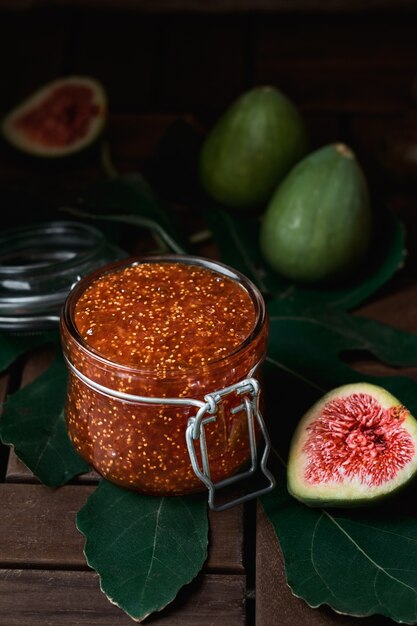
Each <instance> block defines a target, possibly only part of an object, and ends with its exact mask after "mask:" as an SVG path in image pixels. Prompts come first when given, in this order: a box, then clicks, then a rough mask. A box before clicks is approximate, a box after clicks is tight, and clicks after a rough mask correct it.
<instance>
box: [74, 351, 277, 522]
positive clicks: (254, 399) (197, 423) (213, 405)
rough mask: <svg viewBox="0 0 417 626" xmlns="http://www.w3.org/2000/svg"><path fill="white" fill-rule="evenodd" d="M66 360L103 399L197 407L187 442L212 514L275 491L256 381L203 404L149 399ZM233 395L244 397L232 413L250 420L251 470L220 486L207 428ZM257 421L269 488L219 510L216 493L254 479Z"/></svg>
mask: <svg viewBox="0 0 417 626" xmlns="http://www.w3.org/2000/svg"><path fill="white" fill-rule="evenodd" d="M64 358H65V361H66V363H67V365H68V367H69V369H70V371H72V373H73V374H75V376H77V377H78V378H79V379H80V380H81V381H82V382H83V383H84V384H86V385H87V386H88V387H90V388H91V389H93V390H94V391H96V392H98V393H101V394H103V395H106V396H110V397H113V398H117V399H119V400H123V401H125V402H139V403H145V404H167V405H176V406H185V407H189V406H194V407H196V408H197V409H198V411H197V413H196V415H195V416H194V417H190V419H189V420H188V424H187V429H186V431H185V438H186V442H187V449H188V454H189V456H190V461H191V465H192V468H193V470H194V473H195V474H196V476H197V477H198V478H199V479H200V480H201V481H202V482H203V483H204V484H205V485H206V487H207V489H208V492H209V494H208V504H209V507H210V508H211V509H213V511H223V510H224V509H229V508H230V507H232V506H234V505H235V504H240V503H241V502H247V501H248V500H252V499H253V498H256V497H258V496H260V495H263V494H265V493H268V492H269V491H271V490H272V489H273V488H274V487H275V479H274V477H273V475H272V474H271V473H270V471H269V470H268V468H267V467H266V463H267V460H268V456H269V452H270V449H271V440H270V438H269V435H268V431H267V429H266V426H265V422H264V420H263V418H262V415H261V413H260V411H259V383H258V381H257V380H256V378H246V379H245V380H242V381H240V382H238V383H235V384H234V385H230V386H229V387H225V388H224V389H220V390H219V391H214V392H213V393H208V394H207V395H206V396H204V402H203V401H202V400H195V399H193V398H153V397H149V396H137V395H135V394H130V393H126V392H124V391H117V390H116V389H110V388H109V387H105V386H104V385H101V384H100V383H97V382H96V381H94V380H92V379H91V378H88V377H87V376H86V375H85V374H83V373H82V372H80V371H79V370H78V369H77V368H76V367H75V366H74V365H73V364H72V363H71V361H70V360H69V359H68V357H67V356H65V355H64ZM255 369H256V367H255V368H253V370H252V371H251V372H250V373H252V372H253V371H254V370H255ZM232 393H236V394H237V395H238V396H242V397H243V402H242V403H241V404H239V406H236V407H235V408H233V409H232V413H239V411H242V410H245V411H246V416H247V420H248V433H249V447H250V453H251V465H250V469H248V470H246V471H244V472H239V473H238V474H235V475H234V476H231V477H230V478H225V479H224V480H221V481H219V482H217V483H213V481H212V480H211V478H210V463H209V457H208V452H207V444H206V436H205V431H204V427H205V425H206V424H209V423H210V422H215V421H216V414H217V409H218V406H219V404H220V403H221V402H222V399H223V398H224V397H225V396H227V395H230V394H232ZM255 419H256V421H257V422H258V424H259V427H260V429H261V433H262V436H263V439H264V445H265V447H264V450H263V453H262V457H261V461H260V463H259V469H260V471H261V472H262V474H263V475H264V476H265V477H266V478H267V479H268V485H267V486H266V487H264V488H263V489H258V490H255V491H251V492H249V493H247V494H245V495H244V496H241V497H239V498H236V499H234V500H231V501H229V502H226V503H225V504H222V505H219V506H217V505H216V504H215V502H214V499H215V492H216V490H218V489H222V488H223V487H228V486H229V485H233V484H234V483H236V482H238V481H241V480H244V479H245V478H249V477H250V476H253V475H254V474H255V472H256V470H257V466H258V454H257V446H256V436H255ZM197 439H199V441H200V452H201V461H202V465H203V468H202V469H201V468H200V465H199V462H198V459H197V454H196V450H195V445H194V442H195V441H196V440H197Z"/></svg>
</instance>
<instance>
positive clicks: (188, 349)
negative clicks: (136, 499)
mask: <svg viewBox="0 0 417 626" xmlns="http://www.w3.org/2000/svg"><path fill="white" fill-rule="evenodd" d="M61 331H62V341H63V348H64V354H65V356H66V358H67V359H68V361H69V363H70V365H72V366H73V368H75V371H70V376H69V384H68V396H67V406H66V419H67V427H68V432H69V435H70V438H71V440H72V442H73V444H74V446H75V448H76V449H77V450H78V452H79V453H80V454H81V456H82V457H83V458H84V459H86V460H87V461H88V462H89V463H90V464H91V465H92V466H93V467H95V468H96V469H97V471H98V472H99V473H100V474H102V475H103V476H104V477H105V478H107V479H108V480H110V481H112V482H114V483H116V484H119V485H122V486H125V487H129V488H132V489H137V490H140V491H142V492H145V493H151V494H156V495H165V494H184V493H190V492H193V491H199V490H201V489H202V488H203V485H202V483H201V482H200V480H199V479H198V478H197V476H196V475H195V474H194V472H193V469H192V467H191V464H190V458H189V455H188V450H187V446H186V443H185V431H186V428H187V423H188V419H189V418H190V417H193V416H195V413H196V408H195V407H193V406H192V405H190V406H173V405H169V404H164V403H162V402H160V403H154V404H145V403H144V402H143V401H142V402H138V401H126V400H124V399H123V400H121V399H119V398H117V397H115V396H114V395H113V392H116V395H117V392H123V393H128V394H132V395H135V396H146V397H150V398H161V399H163V398H194V399H198V400H203V399H204V396H205V395H206V394H207V393H212V392H213V391H216V390H219V389H222V388H224V387H227V386H229V385H233V384H234V383H237V382H239V381H241V380H243V379H245V378H247V377H248V376H251V375H253V373H254V371H255V370H256V369H257V367H258V366H259V364H260V362H261V361H262V360H263V358H264V356H265V350H266V335H267V320H266V314H265V308H264V304H263V301H262V297H261V296H260V294H259V292H258V291H257V290H256V288H255V287H254V286H253V285H252V284H251V283H250V282H249V281H248V280H247V279H245V278H244V277H242V276H241V275H240V274H237V273H235V272H234V271H233V270H230V269H229V268H227V267H225V266H223V265H221V264H218V263H215V262H211V261H206V260H204V259H198V258H194V257H176V256H173V257H155V258H149V259H143V260H140V261H133V262H132V261H130V262H129V261H128V262H126V261H121V262H118V263H116V264H113V265H112V266H108V268H107V269H106V268H102V269H101V270H99V271H97V272H95V273H94V274H92V275H90V276H87V277H86V278H85V279H83V280H82V281H80V283H78V285H77V286H76V288H75V289H74V290H73V291H72V292H71V294H70V296H69V298H68V300H67V303H66V306H65V310H64V313H63V316H62V320H61ZM77 372H79V373H80V374H81V376H78V375H77ZM83 377H86V379H89V380H91V381H94V383H98V384H99V385H101V387H102V388H103V392H99V391H97V389H93V388H92V387H91V386H89V384H88V382H86V380H85V379H84V380H82V378H83ZM239 404H241V401H240V400H239V399H238V398H236V397H234V396H233V395H231V396H230V397H226V398H225V399H224V401H222V403H221V404H220V406H219V409H218V413H217V415H216V421H215V422H214V423H211V424H208V425H206V427H205V432H206V437H207V449H208V455H209V460H210V468H211V474H212V476H211V478H212V480H213V481H214V482H217V481H219V480H222V479H224V478H227V477H229V476H231V475H233V474H234V473H236V472H237V471H238V470H239V468H240V467H241V466H242V465H244V464H245V462H246V461H247V460H248V459H249V457H250V450H249V443H248V432H247V428H248V427H247V417H246V414H245V412H244V411H243V410H241V411H238V412H237V413H235V412H233V413H232V412H231V409H233V408H234V407H236V406H237V405H239Z"/></svg>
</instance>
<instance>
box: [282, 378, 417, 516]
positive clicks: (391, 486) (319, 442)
mask: <svg viewBox="0 0 417 626" xmlns="http://www.w3.org/2000/svg"><path fill="white" fill-rule="evenodd" d="M416 472H417V422H416V420H415V419H414V418H413V416H412V415H411V414H410V412H409V411H408V410H407V409H406V408H405V407H404V406H403V405H402V404H401V403H400V402H399V401H398V400H397V399H396V398H395V397H394V396H392V395H391V394H390V393H389V392H388V391H386V390H385V389H383V388H381V387H378V386H376V385H370V384H367V383H356V384H352V385H345V386H343V387H339V388H337V389H334V390H333V391H331V392H330V393H328V394H326V395H325V396H324V397H323V398H322V399H321V400H319V401H318V402H317V403H316V404H315V405H314V406H313V407H312V408H311V409H310V410H309V411H308V412H307V413H306V415H305V416H304V417H303V418H302V419H301V421H300V423H299V425H298V427H297V429H296V432H295V433H294V437H293V441H292V443H291V449H290V455H289V461H288V488H289V491H290V493H292V494H293V495H294V496H295V497H296V498H298V499H299V500H301V501H303V502H306V503H307V504H310V505H312V506H314V505H316V506H324V505H327V506H349V505H351V506H354V505H357V504H368V503H372V502H373V501H375V500H377V499H379V498H381V497H385V496H388V495H392V494H393V493H394V492H396V491H397V490H398V489H399V488H400V487H403V486H404V485H405V484H406V483H408V482H409V481H410V480H411V479H412V478H413V477H414V475H415V474H416Z"/></svg>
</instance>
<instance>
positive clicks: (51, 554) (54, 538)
mask: <svg viewBox="0 0 417 626" xmlns="http://www.w3.org/2000/svg"><path fill="white" fill-rule="evenodd" d="M93 491H94V487H93V486H87V485H83V486H79V485H77V486H75V485H67V486H65V487H61V488H60V489H50V488H49V487H45V486H42V485H29V484H19V485H16V484H10V483H4V484H0V501H1V503H2V515H1V516H0V566H3V567H5V566H8V567H28V566H29V567H54V568H59V567H62V568H68V567H69V568H75V567H76V568H85V567H86V563H85V559H84V555H83V551H82V550H83V545H84V542H83V538H82V536H81V535H80V533H79V532H78V531H77V529H76V527H75V517H76V513H77V511H78V510H79V509H80V508H81V507H82V506H83V505H84V503H85V501H86V500H87V498H88V497H89V495H90V494H91V493H92V492H93ZM242 542H243V510H242V507H234V508H233V509H230V510H227V511H224V512H221V513H211V514H210V543H209V546H210V548H209V556H208V560H207V569H208V570H210V571H215V572H229V573H230V572H232V573H243V572H244V567H243V556H242Z"/></svg>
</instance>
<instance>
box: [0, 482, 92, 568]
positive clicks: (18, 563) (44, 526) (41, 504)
mask: <svg viewBox="0 0 417 626" xmlns="http://www.w3.org/2000/svg"><path fill="white" fill-rule="evenodd" d="M93 489H94V488H93V487H78V486H77V487H75V486H67V487H62V488H61V489H55V490H54V489H50V488H49V487H45V486H41V485H11V484H5V483H4V484H0V494H1V495H0V500H1V503H2V514H1V516H0V564H1V566H2V567H63V568H64V567H67V568H74V567H77V568H86V567H87V566H86V562H85V558H84V554H83V550H82V549H83V537H82V535H81V534H80V533H79V532H78V531H77V530H76V527H75V516H76V513H77V511H78V510H79V509H80V508H81V507H82V506H83V504H84V503H85V501H86V500H87V498H88V496H89V495H90V494H91V493H92V491H93Z"/></svg>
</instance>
